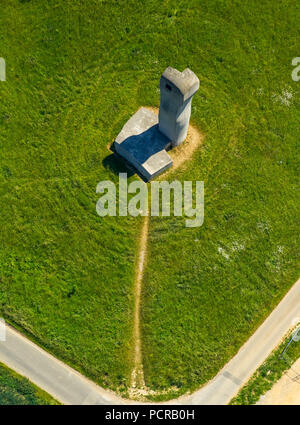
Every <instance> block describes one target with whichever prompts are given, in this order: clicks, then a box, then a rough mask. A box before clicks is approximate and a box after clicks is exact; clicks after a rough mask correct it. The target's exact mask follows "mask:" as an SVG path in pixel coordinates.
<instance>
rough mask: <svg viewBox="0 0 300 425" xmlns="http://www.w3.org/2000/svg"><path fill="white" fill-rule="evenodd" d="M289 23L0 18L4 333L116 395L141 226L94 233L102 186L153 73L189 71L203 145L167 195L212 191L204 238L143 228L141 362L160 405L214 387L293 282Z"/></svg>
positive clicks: (194, 11)
mask: <svg viewBox="0 0 300 425" xmlns="http://www.w3.org/2000/svg"><path fill="white" fill-rule="evenodd" d="M299 17H300V12H299V6H297V5H296V4H295V2H294V1H293V0H286V1H277V2H274V1H272V0H263V1H261V0H251V1H250V0H248V1H243V2H238V1H233V0H228V1H222V0H203V1H200V0H197V1H196V0H189V1H187V0H184V1H180V0H176V1H175V0H170V1H162V0H145V1H143V0H135V1H133V0H129V1H127V0H126V1H125V0H122V1H118V2H117V1H113V0H110V1H100V0H85V1H83V0H81V1H79V0H31V1H25V0H23V1H21V0H6V1H5V2H3V4H1V14H0V28H1V31H0V57H4V58H5V59H6V63H7V81H6V82H5V83H0V98H1V103H0V146H1V156H0V193H1V198H0V207H1V215H0V228H1V233H0V315H2V316H3V317H5V318H6V319H7V320H8V321H9V322H11V323H13V324H14V325H16V326H17V327H19V328H20V329H21V330H23V331H24V332H26V333H27V334H28V335H29V336H30V337H31V338H32V339H34V340H35V341H37V342H38V343H39V344H40V345H42V346H43V347H45V348H47V349H48V350H49V351H51V352H52V353H54V354H55V355H56V356H58V357H59V358H61V359H63V360H65V361H66V362H67V363H69V364H71V365H72V366H73V367H75V368H77V369H78V370H80V371H82V372H83V373H85V374H86V375H88V376H89V377H91V378H93V379H94V380H95V381H97V382H98V383H100V384H101V385H103V386H105V387H110V388H112V389H119V390H120V391H122V390H126V388H127V387H128V385H129V378H130V373H131V371H132V366H133V343H132V328H133V305H134V296H133V281H134V267H135V261H136V260H135V258H136V257H135V255H136V249H137V236H138V235H139V230H140V225H141V220H140V219H136V218H129V217H128V218H124V217H116V218H114V217H111V218H108V217H106V218H105V219H101V218H100V217H98V216H97V214H96V211H95V204H96V201H97V199H98V195H96V186H97V183H98V182H99V181H101V180H107V179H109V180H112V181H117V179H118V177H117V175H116V171H120V170H122V166H121V164H120V163H117V162H116V161H115V160H114V159H112V158H108V156H109V152H108V150H107V145H109V144H110V143H111V142H112V141H113V139H114V137H115V136H116V135H117V134H118V132H119V131H120V129H121V128H122V125H123V124H124V123H125V122H126V120H127V119H128V118H129V117H130V116H131V115H132V114H133V113H134V112H135V111H136V110H137V109H138V108H139V107H140V106H142V105H150V106H159V78H160V75H161V73H162V72H163V70H164V69H165V68H166V67H167V66H169V65H171V66H173V67H175V68H177V69H179V70H183V69H184V68H186V67H190V68H191V69H192V70H193V71H194V72H195V73H196V74H197V76H198V77H199V79H200V81H201V87H200V90H199V92H198V93H197V94H196V95H195V98H194V101H193V108H192V121H193V123H194V124H195V125H197V126H198V128H199V129H200V130H201V131H203V132H204V133H205V135H206V138H205V144H204V146H203V147H202V149H201V150H199V151H198V152H197V153H196V154H195V156H194V158H193V160H192V161H191V162H190V164H189V166H188V167H185V170H183V171H180V170H177V171H176V173H175V174H174V175H172V176H170V178H172V179H173V178H175V177H176V178H178V179H180V180H203V181H204V182H205V221H204V225H203V226H202V227H200V228H195V229H186V228H185V227H184V222H183V220H181V219H179V218H169V219H166V218H163V219H159V218H151V220H150V237H149V242H150V245H149V258H148V263H147V269H146V273H145V279H144V283H143V294H142V295H143V297H142V309H141V311H142V350H143V363H144V372H145V380H146V384H147V385H148V386H149V387H150V388H151V389H154V390H165V389H168V388H169V387H170V386H174V387H177V388H178V390H175V389H174V392H173V393H172V394H171V393H169V394H168V397H171V396H172V395H177V394H180V393H183V392H184V391H186V390H192V389H195V388H197V387H198V386H200V385H201V384H203V383H204V382H206V381H207V380H208V379H209V378H211V377H212V376H213V375H214V374H215V373H216V372H217V371H218V369H219V368H220V367H221V366H222V365H223V364H224V363H225V362H226V361H227V360H229V359H230V357H232V355H234V354H235V353H236V351H237V350H238V348H239V347H240V346H241V344H242V343H243V342H244V341H245V340H246V339H247V338H248V337H249V335H250V334H251V333H252V332H253V331H254V329H255V328H256V327H257V326H258V325H259V323H260V322H261V321H262V320H263V319H264V317H266V315H268V314H269V313H270V311H271V310H272V308H273V307H274V306H275V305H276V303H277V302H278V301H279V300H280V298H281V297H282V296H283V294H284V293H285V292H286V291H287V290H288V288H289V287H290V286H291V285H292V284H293V282H294V281H295V280H296V278H298V277H299V271H300V261H299V260H300V257H299V244H298V234H299V221H300V214H299V211H300V208H299V206H300V201H299V199H300V197H299V175H300V173H299V171H300V170H299V163H300V157H299V156H300V154H299V141H298V135H297V132H298V133H299V121H300V120H299V87H300V83H298V85H297V83H295V82H294V81H292V79H291V71H292V67H291V61H292V58H293V57H295V56H299V52H298V50H297V49H298V40H299V31H298V27H297V23H298V21H299ZM133 178H134V177H131V179H133Z"/></svg>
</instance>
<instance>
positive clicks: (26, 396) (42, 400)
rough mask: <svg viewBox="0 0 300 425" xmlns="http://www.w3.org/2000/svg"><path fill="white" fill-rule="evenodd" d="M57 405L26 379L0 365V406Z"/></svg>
mask: <svg viewBox="0 0 300 425" xmlns="http://www.w3.org/2000/svg"><path fill="white" fill-rule="evenodd" d="M28 404H32V405H35V404H38V405H41V404H52V405H53V404H59V403H58V402H57V401H56V400H54V399H53V398H52V397H51V396H50V395H49V394H47V393H45V392H44V391H42V390H40V389H39V388H37V387H36V386H35V385H33V384H32V383H31V382H29V381H28V379H26V378H23V377H22V376H20V375H18V374H16V373H15V372H13V371H12V370H10V369H8V368H7V367H5V366H4V365H2V364H1V363H0V405H1V406H3V405H28Z"/></svg>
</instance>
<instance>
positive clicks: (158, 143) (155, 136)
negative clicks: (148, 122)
mask: <svg viewBox="0 0 300 425" xmlns="http://www.w3.org/2000/svg"><path fill="white" fill-rule="evenodd" d="M170 144H171V142H170V140H169V139H168V138H167V137H166V136H165V135H164V134H162V133H161V132H160V131H159V129H158V124H155V125H153V126H151V127H150V128H148V129H147V130H145V131H143V132H141V133H140V134H137V135H133V136H129V137H127V138H125V139H124V140H123V141H122V146H121V149H120V152H119V153H118V152H117V151H116V149H115V142H114V143H113V144H112V145H111V147H110V150H111V151H112V152H113V154H111V155H109V156H108V157H106V158H104V160H103V162H102V163H103V165H104V167H105V168H109V169H110V170H111V171H113V172H114V173H115V174H119V173H127V175H128V177H131V176H132V175H134V174H137V175H138V176H139V177H140V178H141V179H142V180H144V181H147V179H145V177H144V176H143V175H142V174H141V173H140V171H139V170H138V169H137V168H135V167H134V164H137V166H138V165H139V164H141V165H142V164H144V163H147V161H149V160H151V158H153V156H154V155H157V154H159V153H161V152H162V151H166V150H167V149H168V148H169V147H170ZM121 152H126V153H125V154H123V155H120V153H121Z"/></svg>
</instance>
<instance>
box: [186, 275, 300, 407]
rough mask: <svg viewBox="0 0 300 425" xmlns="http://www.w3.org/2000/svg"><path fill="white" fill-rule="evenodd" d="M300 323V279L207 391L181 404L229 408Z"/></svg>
mask: <svg viewBox="0 0 300 425" xmlns="http://www.w3.org/2000/svg"><path fill="white" fill-rule="evenodd" d="M299 321H300V279H299V280H298V281H297V282H296V283H295V284H294V286H293V287H292V288H291V290H290V291H289V292H288V293H287V295H286V296H285V297H284V298H283V299H282V301H281V302H280V303H279V304H278V305H277V307H276V308H275V310H273V312H272V313H271V314H270V316H268V318H267V319H266V320H265V321H264V323H263V324H262V325H261V326H260V327H259V328H258V329H257V331H256V332H255V333H254V334H253V335H252V336H251V338H249V339H248V341H247V342H246V343H245V344H244V345H243V347H242V348H241V349H240V350H239V352H238V353H237V354H236V356H235V357H233V358H232V360H230V362H229V363H227V364H226V365H225V367H224V368H223V369H222V370H221V371H220V372H219V373H218V375H217V376H216V377H215V378H214V379H213V380H212V381H210V382H209V383H208V384H207V385H205V386H204V387H203V388H201V389H200V390H198V391H196V392H195V393H193V394H192V395H190V396H183V397H181V398H180V399H179V401H180V402H181V403H187V404H228V403H229V401H230V400H231V399H232V398H233V397H234V396H235V395H236V394H237V392H238V391H239V389H240V388H241V387H242V386H243V385H244V384H245V383H246V382H247V381H248V379H249V378H250V377H251V375H252V374H253V373H254V372H255V370H256V369H257V368H258V367H259V366H260V365H261V364H262V363H263V362H264V360H265V359H266V358H267V357H268V356H269V354H270V353H271V352H272V351H273V349H274V348H275V347H276V346H277V345H278V344H279V343H280V342H281V340H282V338H283V337H284V336H285V334H286V333H287V332H288V330H289V329H291V328H292V327H294V326H295V325H296V324H297V323H298V322H299ZM299 344H300V342H299Z"/></svg>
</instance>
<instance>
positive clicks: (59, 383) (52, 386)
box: [0, 326, 124, 405]
mask: <svg viewBox="0 0 300 425" xmlns="http://www.w3.org/2000/svg"><path fill="white" fill-rule="evenodd" d="M0 362H2V363H4V364H6V365H7V366H8V367H10V368H11V369H13V370H15V371H16V372H18V373H20V374H21V375H23V376H26V377H27V378H28V379H30V381H32V382H34V383H35V384H36V385H37V386H39V387H40V388H42V389H43V390H45V391H47V392H48V393H49V394H51V395H52V396H53V397H54V398H56V399H57V400H58V401H60V402H61V403H63V404H76V405H77V404H122V403H124V402H122V401H121V400H120V399H118V398H117V397H116V396H115V395H114V394H113V393H112V392H110V391H106V390H103V389H102V388H101V387H98V386H97V385H95V384H94V383H93V382H91V381H89V380H88V379H86V378H85V377H84V376H82V375H80V374H79V373H78V372H76V371H75V370H74V369H72V368H70V367H69V366H67V365H66V364H64V363H62V362H61V361H59V360H57V359H56V358H55V357H53V356H51V355H50V354H48V353H47V352H46V351H44V350H42V349H41V348H40V347H38V346H37V345H36V344H33V343H32V342H31V341H29V340H28V339H26V338H25V337H23V336H22V335H21V334H20V333H19V332H17V331H15V330H14V329H13V328H11V327H10V326H6V341H5V342H3V341H1V342H0Z"/></svg>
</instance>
